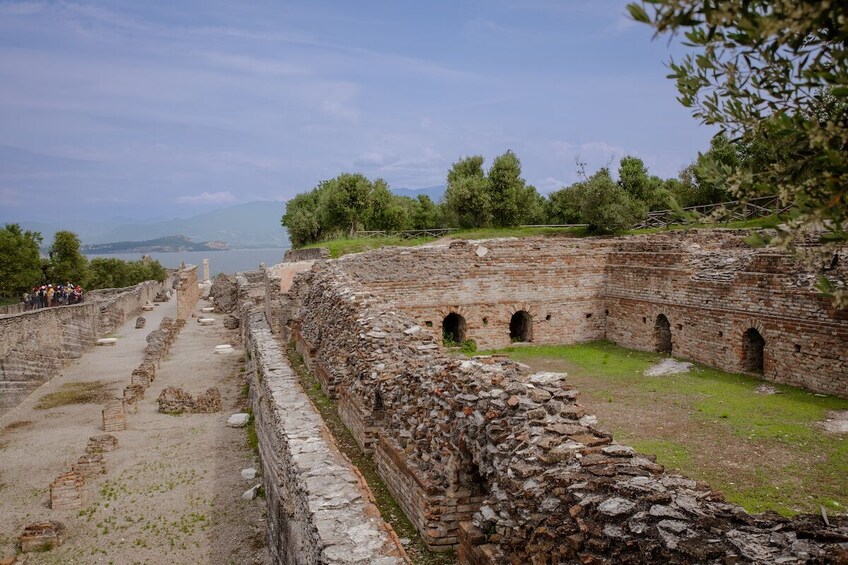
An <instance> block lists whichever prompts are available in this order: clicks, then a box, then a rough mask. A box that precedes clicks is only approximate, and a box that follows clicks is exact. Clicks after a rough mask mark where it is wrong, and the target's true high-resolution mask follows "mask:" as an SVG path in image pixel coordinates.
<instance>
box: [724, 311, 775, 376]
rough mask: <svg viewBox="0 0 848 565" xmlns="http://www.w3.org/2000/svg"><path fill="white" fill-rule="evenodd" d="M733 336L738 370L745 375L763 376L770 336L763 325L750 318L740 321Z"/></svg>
mask: <svg viewBox="0 0 848 565" xmlns="http://www.w3.org/2000/svg"><path fill="white" fill-rule="evenodd" d="M733 336H734V337H733V339H734V340H735V341H736V343H735V344H734V349H735V351H736V355H737V359H738V360H739V369H740V370H741V371H743V372H746V373H757V374H761V375H765V374H766V370H765V369H766V366H767V365H768V364H767V360H768V358H769V357H768V351H769V344H770V343H771V338H772V336H771V335H770V334H769V332H768V331H767V330H766V329H765V327H764V326H763V324H762V323H761V322H760V321H759V320H756V319H751V318H749V319H745V320H742V321H740V323H738V324H737V327H736V331H734V332H733ZM772 345H773V343H772Z"/></svg>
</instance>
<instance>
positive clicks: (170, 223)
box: [0, 201, 289, 249]
mask: <svg viewBox="0 0 848 565" xmlns="http://www.w3.org/2000/svg"><path fill="white" fill-rule="evenodd" d="M284 210H285V202H280V201H256V202H248V203H245V204H239V205H236V206H231V207H229V208H222V209H219V210H215V211H212V212H206V213H203V214H198V215H196V216H192V217H190V218H170V219H156V220H146V221H145V220H138V219H129V218H108V219H107V218H98V219H97V220H88V219H74V218H69V217H65V216H62V215H58V214H57V215H56V216H55V217H53V216H51V217H47V218H39V219H38V220H26V219H21V218H15V217H9V216H8V214H4V213H3V212H4V211H0V223H17V224H20V225H21V227H23V228H24V229H29V230H33V231H38V232H40V233H41V235H42V236H43V237H44V246H45V247H49V246H50V243H51V242H52V241H53V234H54V233H55V232H57V231H59V230H69V231H72V232H74V233H76V234H77V235H78V236H79V237H80V240H82V242H83V244H86V245H92V244H102V243H114V242H142V241H150V240H154V239H157V238H162V237H169V236H173V235H174V234H181V235H183V236H185V237H188V238H189V239H191V240H192V241H194V242H198V241H226V242H227V244H228V246H229V247H230V248H231V249H248V248H265V247H287V246H288V244H289V240H288V235H287V234H286V230H285V229H284V228H283V227H282V226H281V225H280V218H281V217H282V215H283V211H284Z"/></svg>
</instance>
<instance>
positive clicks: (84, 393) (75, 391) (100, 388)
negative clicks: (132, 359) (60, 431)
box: [35, 381, 114, 410]
mask: <svg viewBox="0 0 848 565" xmlns="http://www.w3.org/2000/svg"><path fill="white" fill-rule="evenodd" d="M113 392H114V389H113V388H112V386H111V383H107V382H104V381H91V382H73V383H65V384H63V385H62V386H61V387H60V388H59V390H57V391H55V392H48V393H47V394H45V395H44V396H42V397H41V398H40V399H39V401H38V404H36V405H35V408H36V409H37V410H48V409H50V408H57V407H59V406H68V405H71V404H100V403H103V402H106V401H107V400H109V399H110V398H112V396H113Z"/></svg>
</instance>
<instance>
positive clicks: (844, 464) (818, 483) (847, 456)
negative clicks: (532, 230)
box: [499, 342, 848, 516]
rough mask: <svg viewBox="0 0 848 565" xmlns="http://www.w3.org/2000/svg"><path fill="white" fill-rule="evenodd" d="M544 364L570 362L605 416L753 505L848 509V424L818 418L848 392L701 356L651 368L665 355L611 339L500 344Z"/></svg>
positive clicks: (631, 440) (587, 399)
mask: <svg viewBox="0 0 848 565" xmlns="http://www.w3.org/2000/svg"><path fill="white" fill-rule="evenodd" d="M499 352H501V353H508V354H509V356H510V357H511V358H513V359H515V360H517V361H521V362H523V363H526V364H528V365H530V366H531V367H533V368H534V369H535V370H548V371H564V372H567V373H568V375H569V378H568V380H569V382H571V383H573V384H574V385H575V386H576V387H577V388H578V389H579V390H580V392H581V395H580V401H581V402H582V403H583V404H584V405H585V406H586V408H587V410H588V411H589V412H590V413H595V414H596V415H597V416H598V418H599V421H600V423H599V426H600V427H602V428H604V429H607V430H609V431H611V432H612V433H613V434H614V435H615V438H616V439H617V440H618V441H620V442H621V443H625V444H629V445H632V446H633V447H635V448H637V449H638V450H640V451H643V452H645V453H653V454H655V455H656V456H657V461H658V462H659V463H661V464H663V465H665V466H666V467H667V468H669V469H674V470H677V471H679V472H680V473H682V474H684V475H686V476H688V477H691V478H694V479H697V480H700V481H704V482H706V483H708V484H709V485H710V486H711V487H712V488H714V489H716V490H719V491H721V492H723V493H724V495H725V497H726V498H727V499H728V500H729V501H731V502H735V503H737V504H740V505H741V506H743V507H744V508H745V509H746V510H748V511H749V512H752V513H758V512H763V511H766V510H774V511H776V512H778V513H780V514H783V515H786V516H789V515H793V514H796V513H799V512H815V513H818V512H819V511H820V508H819V506H820V505H823V506H825V507H826V508H827V509H828V510H830V511H831V512H840V513H842V512H846V511H848V434H841V435H840V434H831V433H826V432H825V431H823V430H822V429H821V428H820V427H818V425H817V422H821V421H823V420H825V419H826V417H827V412H828V411H830V410H848V399H840V398H837V397H834V396H825V395H817V394H813V393H810V392H807V391H804V390H802V389H798V388H794V387H789V386H782V385H774V387H775V388H777V389H778V390H779V391H780V394H771V395H767V394H760V393H758V392H756V389H757V386H758V385H760V384H762V383H763V381H761V380H759V379H756V378H753V377H750V376H747V375H740V374H732V373H725V372H723V371H719V370H717V369H712V368H709V367H704V366H701V365H695V366H693V368H692V370H691V371H690V372H689V373H682V374H678V375H672V376H662V377H646V376H644V375H643V372H644V371H645V369H647V368H648V367H650V366H651V365H653V364H655V363H656V362H657V361H659V360H660V359H662V356H661V355H659V354H656V353H645V352H639V351H632V350H628V349H623V348H620V347H617V346H615V345H614V344H611V343H609V342H593V343H587V344H578V345H569V346H529V347H527V346H523V347H511V348H508V349H505V350H501V351H499Z"/></svg>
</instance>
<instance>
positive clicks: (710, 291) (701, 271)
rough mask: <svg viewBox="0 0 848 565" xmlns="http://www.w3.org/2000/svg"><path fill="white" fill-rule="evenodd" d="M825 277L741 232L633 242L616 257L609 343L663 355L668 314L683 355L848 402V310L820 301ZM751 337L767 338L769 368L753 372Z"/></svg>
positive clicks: (610, 274)
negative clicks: (661, 324)
mask: <svg viewBox="0 0 848 565" xmlns="http://www.w3.org/2000/svg"><path fill="white" fill-rule="evenodd" d="M815 279H816V274H815V273H814V272H809V271H808V270H807V269H806V268H804V266H803V265H802V264H801V263H799V262H798V261H796V260H794V259H793V257H792V256H791V255H789V254H787V253H779V252H774V251H771V250H760V249H752V248H750V247H748V246H746V245H745V243H744V242H743V241H741V238H740V237H739V236H738V235H737V234H733V233H726V234H722V233H712V234H709V236H707V235H706V234H702V235H700V236H699V235H698V234H695V235H693V236H690V237H688V238H686V239H683V240H682V241H676V240H674V239H672V238H670V237H665V238H659V237H657V236H651V237H636V238H627V239H626V240H624V241H623V242H622V243H620V244H619V245H618V246H616V248H614V249H613V250H611V251H610V253H609V256H608V260H607V284H606V288H605V297H606V301H607V309H608V310H609V317H608V319H607V338H608V339H610V340H612V341H614V342H616V343H618V344H619V345H622V346H624V347H630V348H634V349H642V350H647V351H656V350H658V342H657V335H658V334H657V331H656V327H657V319H658V317H659V316H664V317H665V319H666V320H667V321H668V325H669V329H670V333H671V345H672V354H673V355H675V356H680V357H685V358H688V359H692V360H695V361H699V362H701V363H705V364H707V365H711V366H714V367H718V368H720V369H724V370H727V371H732V372H737V371H738V372H758V373H762V374H763V376H764V378H766V379H768V380H770V381H774V382H780V383H786V384H791V385H795V386H800V387H804V388H808V389H810V390H813V391H816V392H828V393H832V394H838V395H842V396H848V346H846V344H848V311H841V312H839V311H836V310H835V309H834V308H833V306H832V304H831V302H830V300H828V299H827V298H826V297H823V296H820V295H819V294H818V293H817V292H816V291H815V290H814V288H812V286H813V283H814V282H815ZM751 330H756V332H757V333H758V334H759V335H760V336H761V337H762V338H763V339H764V341H765V343H764V346H763V347H762V353H763V359H762V367H749V366H747V362H746V359H747V358H746V338H745V335H746V332H751Z"/></svg>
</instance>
